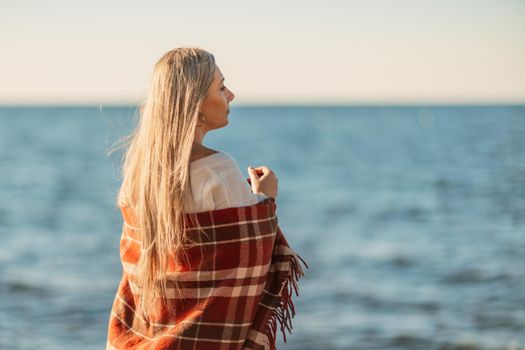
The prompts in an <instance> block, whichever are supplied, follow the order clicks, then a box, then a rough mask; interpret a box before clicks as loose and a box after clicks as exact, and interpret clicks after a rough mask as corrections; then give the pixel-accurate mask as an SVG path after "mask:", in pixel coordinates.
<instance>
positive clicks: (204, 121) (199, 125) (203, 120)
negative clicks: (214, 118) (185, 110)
mask: <svg viewBox="0 0 525 350" xmlns="http://www.w3.org/2000/svg"><path fill="white" fill-rule="evenodd" d="M199 115H202V114H201V113H199ZM201 120H202V123H201V124H197V127H201V126H202V125H203V124H204V123H206V120H205V119H204V116H202V118H201Z"/></svg>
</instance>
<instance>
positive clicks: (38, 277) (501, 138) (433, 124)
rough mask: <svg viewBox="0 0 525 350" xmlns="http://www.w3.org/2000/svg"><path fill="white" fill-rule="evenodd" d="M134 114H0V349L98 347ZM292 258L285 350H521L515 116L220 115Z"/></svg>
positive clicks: (215, 142) (497, 110) (522, 276)
mask: <svg viewBox="0 0 525 350" xmlns="http://www.w3.org/2000/svg"><path fill="white" fill-rule="evenodd" d="M134 112H135V107H134V106H132V107H119V108H117V107H115V108H109V107H102V108H99V107H93V108H87V107H86V108H80V107H79V108H72V107H71V108H67V107H63V108H58V107H56V108H55V107H47V108H7V107H4V108H1V109H0V179H1V181H0V198H1V200H0V349H13V350H18V349H34V348H38V349H43V350H48V349H49V350H62V349H93V350H94V349H103V348H104V346H105V342H106V327H107V322H108V316H109V310H110V308H111V304H112V301H113V298H114V294H115V291H116V288H117V285H118V282H119V279H120V276H121V265H120V261H119V252H118V244H119V238H120V233H121V224H122V221H121V217H120V212H119V211H118V210H117V209H116V208H115V205H114V198H115V196H116V193H117V190H118V186H119V175H120V173H119V155H120V154H119V153H114V154H113V155H111V156H107V155H106V151H107V150H108V149H109V147H110V146H111V145H112V144H113V142H115V141H116V140H117V139H118V138H119V137H121V136H123V135H124V134H125V133H126V132H127V131H129V130H130V128H131V126H132V116H133V114H134ZM229 118H230V123H229V125H228V126H227V127H226V128H223V129H220V130H215V131H212V132H210V133H209V134H208V135H207V136H206V138H205V144H206V145H207V146H208V147H212V148H215V149H220V150H225V151H227V152H229V153H230V154H232V155H233V156H234V157H235V158H236V159H237V160H238V163H239V165H240V167H241V170H242V171H243V173H244V175H245V176H246V177H247V176H248V175H247V172H246V167H247V166H249V165H252V166H260V165H266V166H268V167H270V168H272V169H273V170H274V171H275V173H276V174H277V177H278V178H279V195H278V197H277V206H278V207H277V212H278V216H279V224H280V226H281V228H282V230H283V232H284V233H285V235H286V236H287V239H288V241H289V243H290V244H291V246H292V247H293V248H294V249H295V250H296V251H297V252H298V253H299V254H300V255H301V256H302V257H303V258H304V259H305V260H306V261H307V263H308V264H309V267H310V268H309V269H308V270H307V271H306V273H307V275H306V276H305V277H304V278H303V279H302V280H301V281H300V287H299V288H300V289H299V297H295V299H294V300H295V305H296V309H297V314H296V316H295V318H294V319H293V333H292V335H290V336H287V343H286V344H285V343H284V342H283V340H282V335H281V334H280V333H278V339H279V340H278V348H279V349H290V350H299V349H304V350H309V349H312V350H313V349H447V350H448V349H458V350H459V349H462V350H463V349H509V350H510V349H512V350H515V349H525V106H497V107H496V106H494V107H479V106H478V107H477V106H464V107H458V106H451V107H432V106H420V107H387V106H383V107H315V108H314V107H288V108H284V107H236V108H235V107H234V108H232V113H231V115H230V117H229Z"/></svg>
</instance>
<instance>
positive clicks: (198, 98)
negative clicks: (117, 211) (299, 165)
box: [107, 48, 304, 349]
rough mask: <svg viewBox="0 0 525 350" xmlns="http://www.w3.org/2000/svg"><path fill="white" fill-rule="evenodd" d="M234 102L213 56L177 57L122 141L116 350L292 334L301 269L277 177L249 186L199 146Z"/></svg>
mask: <svg viewBox="0 0 525 350" xmlns="http://www.w3.org/2000/svg"><path fill="white" fill-rule="evenodd" d="M233 99H234V94H233V93H232V92H231V91H230V90H229V89H228V88H227V87H226V86H225V85H224V77H223V75H222V72H221V71H220V69H219V67H218V66H217V65H216V63H215V59H214V56H213V55H212V54H210V53H209V52H206V51H204V50H202V49H198V48H177V49H174V50H171V51H169V52H167V53H166V54H165V55H164V56H163V57H162V58H161V59H160V60H159V61H158V62H157V63H156V65H155V67H154V72H153V76H152V79H151V82H150V88H149V90H148V95H147V98H146V100H145V101H144V103H143V104H142V105H141V108H140V112H141V113H140V120H139V123H138V126H137V128H136V129H135V130H134V131H133V133H132V134H131V135H129V136H128V137H127V138H125V140H126V141H127V142H126V146H127V148H128V149H127V152H126V154H125V157H124V162H123V168H122V173H123V180H122V186H121V188H120V191H119V194H118V200H117V204H118V206H119V207H120V208H121V210H122V215H123V218H124V227H123V232H122V239H121V247H120V248H121V249H120V251H121V259H122V264H123V277H122V280H121V283H120V285H119V289H118V290H117V295H116V297H115V301H114V305H113V308H112V312H111V315H110V322H109V330H108V342H107V348H108V349H124V348H126V349H128V348H148V349H171V348H174V349H175V348H180V349H185V348H187V347H188V346H190V348H194V349H214V348H215V347H214V346H216V348H217V349H219V348H223V347H221V346H224V344H230V345H229V346H230V347H228V348H232V349H233V348H235V349H241V348H243V349H259V348H260V349H270V348H274V347H275V327H276V320H279V322H280V323H281V330H282V331H283V335H284V328H285V327H286V328H288V329H290V327H291V323H290V318H291V317H292V316H293V313H294V310H293V303H292V302H291V298H290V297H291V287H292V286H293V287H294V288H295V290H296V294H297V286H296V283H295V280H296V279H298V278H299V276H301V275H302V274H303V272H302V270H301V267H300V266H299V264H298V263H297V261H298V260H297V259H298V258H299V259H300V257H299V256H298V255H296V254H295V253H294V252H293V251H292V250H291V249H290V248H289V246H288V244H287V242H286V240H285V239H284V236H283V235H282V232H281V231H280V228H279V227H278V225H277V219H276V217H275V199H274V198H275V197H276V196H277V191H278V189H277V178H276V176H275V174H274V173H273V172H272V171H271V170H270V169H269V168H268V167H265V166H261V167H258V168H252V167H250V168H249V169H248V171H249V176H250V177H249V179H247V180H248V182H249V183H250V184H251V187H250V185H248V183H247V182H246V181H245V179H244V178H243V176H242V173H241V171H240V169H239V167H238V165H237V163H236V161H235V160H234V159H233V158H232V157H231V156H230V155H229V154H228V153H227V152H223V151H215V150H213V149H210V148H207V147H205V146H204V145H203V144H202V143H203V139H204V136H205V135H206V133H207V132H208V131H211V130H214V129H218V128H222V127H224V126H226V125H227V124H228V114H229V103H230V102H231V101H232V100H233ZM119 148H120V147H119ZM255 242H257V245H255ZM277 245H278V246H279V247H280V249H276V248H275V247H276V246H277ZM212 248H213V249H212ZM210 249H211V250H210ZM254 259H256V260H254ZM301 260H302V259H301ZM275 261H280V262H285V263H286V264H285V265H283V264H281V265H280V266H276V265H274V264H273V262H275ZM303 262H304V261H303ZM283 266H284V267H283ZM223 267H224V268H223ZM211 271H213V274H212V275H211V276H208V277H206V278H204V277H203V276H205V275H209V274H210V272H211ZM241 272H242V276H241V275H240V273H241ZM221 274H222V275H221ZM285 287H287V288H285ZM272 288H273V289H272ZM226 301H227V302H226ZM264 303H266V304H267V305H266V306H268V307H269V309H268V307H266V308H265V307H262V306H261V305H260V304H264ZM224 305H227V307H226V308H225V309H224ZM232 306H234V311H231V310H232ZM263 306H264V305H263ZM240 308H246V310H245V311H243V312H239V310H240ZM223 309H224V310H226V311H225V312H223V311H221V310H223ZM227 310H230V311H227ZM269 310H270V311H269ZM290 311H291V312H292V315H290ZM285 339H286V338H285Z"/></svg>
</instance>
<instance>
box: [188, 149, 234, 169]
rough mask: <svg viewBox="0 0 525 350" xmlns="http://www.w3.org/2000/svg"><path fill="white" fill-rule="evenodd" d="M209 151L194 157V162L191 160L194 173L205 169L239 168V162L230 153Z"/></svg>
mask: <svg viewBox="0 0 525 350" xmlns="http://www.w3.org/2000/svg"><path fill="white" fill-rule="evenodd" d="M208 150H209V151H208ZM208 150H207V151H202V152H199V154H198V155H196V156H194V157H192V159H193V160H190V168H191V170H192V171H194V170H197V169H203V168H208V169H213V168H224V167H236V166H237V161H236V160H235V158H234V157H233V156H232V155H231V154H229V153H228V152H226V151H221V150H219V151H217V150H212V149H208Z"/></svg>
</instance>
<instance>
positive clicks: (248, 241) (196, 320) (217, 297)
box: [106, 198, 308, 350]
mask: <svg viewBox="0 0 525 350" xmlns="http://www.w3.org/2000/svg"><path fill="white" fill-rule="evenodd" d="M121 210H122V215H123V218H124V226H123V230H122V237H121V241H120V255H121V260H122V265H123V275H122V279H121V281H120V285H119V286H118V290H117V293H116V296H115V299H114V302H113V306H112V309H111V314H110V318H109V326H108V338H107V347H106V349H107V350H112V349H181V350H185V349H197V350H198V349H206V350H208V349H209V350H215V349H221V350H222V349H228V350H233V349H265V350H274V349H275V340H276V332H277V324H278V323H279V325H280V329H281V331H282V334H283V338H284V342H286V332H285V330H286V329H287V330H288V331H289V332H290V333H291V329H292V323H291V319H292V317H293V316H294V315H295V308H294V304H293V302H292V292H293V291H292V288H293V290H294V291H295V294H296V295H297V296H299V294H298V286H297V281H298V279H299V278H300V277H301V276H304V272H303V269H302V268H301V265H300V263H299V262H300V261H301V262H302V263H303V264H304V265H305V266H306V268H308V265H307V264H306V262H305V261H304V260H303V259H302V258H301V257H300V256H299V255H298V254H296V253H295V252H294V251H293V250H292V249H291V248H290V246H289V245H288V242H287V241H286V239H285V237H284V235H283V233H282V232H281V229H280V227H279V226H278V224H277V221H278V220H277V216H276V213H275V211H276V204H275V199H274V198H267V199H265V200H264V201H262V202H259V203H257V204H254V205H251V206H245V207H237V208H226V209H218V210H213V211H203V212H199V213H197V214H196V215H197V218H198V221H199V223H200V225H201V226H200V228H202V229H204V231H205V232H206V235H203V234H202V233H200V234H199V233H198V231H197V230H196V228H198V227H199V226H197V225H193V226H191V227H190V231H188V232H189V234H190V235H191V239H192V240H194V241H196V242H197V245H196V246H194V247H191V248H187V249H188V250H187V251H188V253H189V254H188V256H189V262H188V266H178V267H175V266H173V264H172V266H171V267H170V268H169V270H168V271H167V272H166V273H167V278H168V295H167V298H166V299H162V300H159V301H158V304H157V306H156V307H154V308H152V309H151V310H150V312H149V314H148V316H149V320H148V321H146V320H144V319H141V318H140V316H139V315H138V314H137V315H136V314H135V312H134V308H135V301H136V299H135V298H136V295H137V294H139V293H140V288H139V286H138V285H137V284H136V283H135V282H134V281H135V279H134V269H135V267H136V263H137V262H138V259H139V257H140V254H141V237H140V236H139V232H138V231H136V230H133V229H131V228H130V226H129V225H128V224H131V225H133V224H134V222H133V217H132V213H131V211H130V210H128V208H121ZM185 215H188V214H185ZM170 286H171V287H173V289H171V288H170ZM176 286H178V287H179V288H180V292H177V289H176V288H175V287H176ZM166 303H174V304H173V305H175V309H176V312H175V313H172V314H170V313H167V312H166V310H165V306H166Z"/></svg>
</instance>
